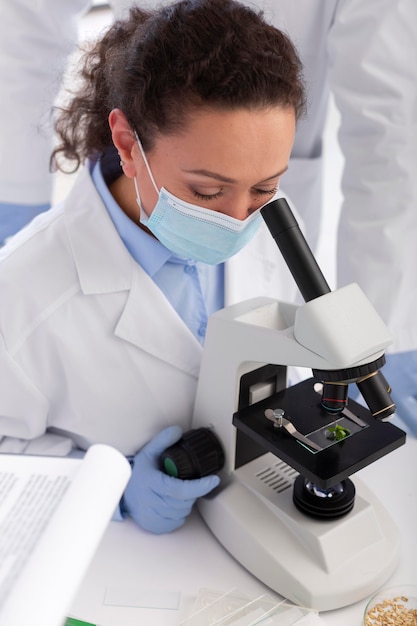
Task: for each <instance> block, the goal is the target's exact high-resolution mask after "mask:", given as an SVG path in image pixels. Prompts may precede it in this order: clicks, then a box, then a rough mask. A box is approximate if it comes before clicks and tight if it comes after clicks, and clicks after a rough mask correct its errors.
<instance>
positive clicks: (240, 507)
mask: <svg viewBox="0 0 417 626" xmlns="http://www.w3.org/2000/svg"><path fill="white" fill-rule="evenodd" d="M297 475H298V473H297V472H296V471H295V470H293V469H292V468H291V467H290V466H288V465H287V464H286V463H284V462H282V461H281V460H280V459H277V457H275V456H274V455H272V454H270V453H267V454H265V455H263V456H262V457H259V458H258V459H255V460H254V461H252V462H250V463H248V464H247V465H245V466H243V467H241V468H239V469H238V470H236V471H235V472H234V473H232V475H231V477H230V482H228V483H227V484H226V486H225V487H224V488H223V489H221V490H219V491H218V492H217V494H216V495H214V496H212V497H210V496H208V497H206V498H201V499H200V501H199V504H198V508H199V511H200V513H201V515H202V517H203V519H204V520H205V522H206V523H207V525H208V527H209V528H210V529H211V531H212V532H213V534H214V535H215V536H216V538H217V539H218V540H219V541H220V543H221V544H223V546H224V547H225V548H226V550H228V552H230V553H231V554H232V555H233V556H234V557H235V558H236V559H237V560H238V561H239V562H240V563H241V564H242V565H243V566H244V567H245V568H246V569H248V570H249V571H250V572H251V573H252V574H253V575H254V576H256V577H257V578H258V579H259V580H261V581H262V582H263V583H264V584H265V585H267V586H268V587H270V588H271V589H272V590H273V591H275V592H277V593H278V594H280V595H282V596H284V597H285V598H288V599H289V600H291V601H292V602H294V603H296V604H298V605H302V606H306V607H311V608H315V609H316V610H318V611H328V610H332V609H337V608H341V607H343V606H347V605H349V604H353V603H354V602H357V601H359V600H362V599H364V598H366V597H368V596H369V595H371V594H372V593H373V592H374V591H376V590H377V589H378V588H379V587H380V586H381V585H383V584H384V583H385V581H386V580H387V579H388V578H389V576H390V575H391V574H392V573H393V571H394V569H395V568H396V565H397V563H398V559H399V536H398V532H397V529H396V527H395V525H394V523H393V522H392V520H391V518H390V516H389V515H388V513H387V512H386V511H385V509H384V508H383V507H382V505H381V503H380V502H379V501H378V500H377V499H376V498H375V497H374V496H373V494H372V493H371V492H370V491H369V490H368V489H367V488H366V486H365V485H363V484H362V483H361V482H360V481H359V480H357V479H355V481H354V482H355V487H356V499H355V506H354V508H353V510H352V511H351V512H350V513H348V514H347V515H345V516H344V517H343V518H340V519H338V520H334V521H327V520H326V521H322V520H316V519H313V518H310V517H307V516H306V515H304V514H303V513H301V512H300V511H298V510H297V508H296V507H295V506H294V504H293V501H292V487H293V483H294V480H295V478H296V477H297Z"/></svg>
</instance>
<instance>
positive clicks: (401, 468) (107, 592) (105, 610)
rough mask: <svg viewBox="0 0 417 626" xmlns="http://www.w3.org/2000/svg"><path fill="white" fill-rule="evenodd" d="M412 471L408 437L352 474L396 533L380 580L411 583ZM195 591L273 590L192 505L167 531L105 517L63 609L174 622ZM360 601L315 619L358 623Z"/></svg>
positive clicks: (161, 624)
mask: <svg viewBox="0 0 417 626" xmlns="http://www.w3.org/2000/svg"><path fill="white" fill-rule="evenodd" d="M416 470H417V439H415V438H412V437H408V439H407V441H406V444H405V445H404V446H402V447H401V448H399V449H397V450H395V451H394V452H391V453H390V454H388V455H387V456H385V457H384V458H382V459H380V460H379V461H376V462H375V463H373V464H372V465H370V466H368V467H367V468H365V469H363V470H361V471H360V472H358V473H357V476H358V477H360V479H361V481H362V482H363V483H365V484H366V485H367V486H368V487H369V488H370V489H371V490H372V491H373V492H374V494H375V495H376V496H377V497H378V498H379V500H380V501H381V502H382V503H383V504H384V506H385V508H386V509H387V510H388V511H389V512H390V514H391V516H392V518H393V520H394V522H395V523H396V525H397V527H398V529H399V532H400V536H401V543H402V547H401V554H400V562H399V565H398V567H397V569H396V571H395V573H394V574H393V575H392V576H391V578H390V579H389V580H388V581H387V582H386V584H385V585H384V586H392V585H397V584H402V585H406V584H413V585H417V559H416V554H417V540H416V537H417V533H416V522H417V471H416ZM352 480H353V481H355V476H353V477H352ZM201 589H210V590H214V591H217V592H219V593H224V592H227V591H230V590H232V589H235V590H238V591H239V592H241V593H244V594H245V595H246V596H248V597H250V598H255V597H257V596H259V595H261V594H264V593H267V594H270V595H272V596H274V594H273V593H272V592H271V591H270V590H269V589H268V588H267V587H265V586H264V585H263V584H262V583H260V582H259V581H258V580H257V579H255V578H254V577H253V576H252V575H251V574H250V573H249V572H248V571H247V570H245V569H244V568H243V567H242V566H241V565H240V564H239V563H237V562H236V560H235V559H234V558H233V557H232V556H230V554H229V553H228V552H227V551H226V550H225V549H224V548H223V547H222V546H221V544H220V543H219V542H218V541H217V539H216V538H215V537H214V536H213V535H212V533H211V532H210V530H209V529H208V528H207V526H206V525H205V523H204V522H203V520H202V519H201V518H200V516H199V514H198V512H197V511H195V512H193V514H192V515H191V516H190V518H189V519H188V520H187V522H186V524H185V525H184V526H183V527H182V528H180V529H178V530H177V531H175V532H173V533H170V534H166V535H152V534H150V533H147V532H144V531H142V530H141V529H140V528H138V527H137V526H135V525H134V524H133V523H132V522H131V521H130V520H127V521H125V522H111V524H110V525H109V528H108V529H107V531H106V534H105V536H104V538H103V540H102V542H101V544H100V547H99V549H98V551H97V553H96V555H95V558H94V560H93V562H92V564H91V566H90V568H89V570H88V572H87V575H86V577H85V579H84V581H83V583H82V585H81V587H80V589H79V592H78V595H77V597H76V598H75V601H74V602H73V605H72V608H71V611H70V614H71V615H72V616H73V617H77V618H79V619H83V620H85V621H87V622H88V621H89V622H92V623H93V624H97V625H99V626H139V625H144V626H179V625H180V624H181V622H182V621H183V620H184V619H185V618H186V617H187V616H188V615H189V614H190V613H191V611H192V607H193V603H194V601H195V598H196V596H197V595H198V594H199V592H200V593H201ZM366 603H367V599H364V600H363V601H360V602H357V603H356V604H354V605H351V606H348V607H345V608H342V609H338V610H335V611H326V612H322V613H320V617H321V619H322V621H323V624H324V625H325V626H361V624H362V619H363V612H364V609H365V606H366ZM164 607H165V608H164Z"/></svg>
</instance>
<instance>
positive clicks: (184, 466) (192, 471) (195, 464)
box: [161, 428, 224, 479]
mask: <svg viewBox="0 0 417 626" xmlns="http://www.w3.org/2000/svg"><path fill="white" fill-rule="evenodd" d="M223 465H224V452H223V448H222V446H221V444H220V441H219V440H218V438H217V437H216V435H215V434H214V432H213V431H212V429H210V428H195V429H192V430H188V431H187V432H185V433H184V434H183V436H182V437H181V439H180V440H179V441H177V443H174V444H173V445H172V446H170V447H169V448H167V449H166V450H165V451H164V452H163V453H162V455H161V466H162V469H163V471H164V472H165V473H166V474H169V475H170V476H174V477H175V478H182V479H191V478H201V477H202V476H208V475H209V474H213V473H215V472H218V471H219V470H221V469H222V467H223Z"/></svg>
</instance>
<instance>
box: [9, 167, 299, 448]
mask: <svg viewBox="0 0 417 626" xmlns="http://www.w3.org/2000/svg"><path fill="white" fill-rule="evenodd" d="M0 259H1V260H0V293H1V297H2V301H3V302H4V303H5V306H2V307H0V434H1V435H3V436H4V439H3V441H2V442H1V443H0V451H7V450H14V451H19V452H20V451H24V450H25V451H26V452H32V453H34V452H38V453H39V452H41V453H55V454H65V453H67V452H68V451H69V450H70V447H71V441H70V440H72V441H73V442H74V444H75V445H77V446H80V447H81V448H87V447H88V446H89V445H91V444H93V443H96V442H102V443H107V444H109V445H112V446H114V447H116V448H117V449H119V450H120V451H121V452H122V453H124V454H133V453H135V452H137V450H138V449H139V448H141V447H142V446H143V444H144V443H145V442H147V441H148V440H149V439H151V438H152V437H153V436H154V435H155V434H156V433H157V432H159V431H160V430H161V429H162V428H163V427H165V426H168V425H170V424H180V425H182V426H183V427H184V428H187V427H189V426H190V419H191V415H192V407H193V402H194V395H195V389H196V383H197V377H198V373H199V366H200V359H201V353H202V348H201V345H200V344H199V342H198V341H197V340H196V339H195V337H194V336H193V335H192V333H191V332H190V330H189V329H188V328H187V327H186V326H185V324H184V323H183V321H182V320H181V318H180V317H179V316H178V315H177V313H176V312H175V310H174V309H173V308H172V306H171V305H170V303H169V302H168V301H167V299H166V298H165V296H164V295H163V294H162V292H161V291H160V290H159V288H158V287H157V286H156V285H155V284H154V283H153V281H152V280H151V279H150V278H149V276H148V275H147V274H146V273H145V272H144V271H143V270H142V268H141V267H140V266H139V265H138V264H137V263H136V262H135V261H134V260H133V258H132V257H131V256H130V254H129V253H128V251H127V249H126V248H125V246H124V244H123V242H122V240H121V239H120V237H119V235H118V233H117V231H116V229H115V227H114V225H113V223H112V221H111V219H110V217H109V215H108V213H107V211H106V209H105V207H104V205H103V203H102V201H101V198H100V196H99V195H98V193H97V191H96V189H95V187H94V184H93V182H92V180H91V178H90V173H89V169H88V168H85V169H84V170H83V171H82V172H81V173H80V175H79V176H78V178H77V181H76V183H75V185H74V187H73V189H72V191H71V193H70V195H69V197H68V198H67V200H66V201H65V202H64V203H63V204H62V205H61V206H59V207H57V208H55V209H52V210H51V211H50V212H48V213H45V214H42V215H40V216H39V217H38V218H37V219H36V220H35V221H34V222H32V224H30V225H29V226H28V227H26V229H24V230H23V231H21V232H20V233H19V234H18V235H17V236H16V237H15V238H14V239H13V241H11V242H10V243H9V245H8V246H6V247H5V248H4V249H3V250H2V251H0ZM225 272H226V273H225V283H226V294H225V298H226V303H227V304H229V303H231V302H234V301H237V300H242V299H247V298H248V297H251V296H256V295H270V296H273V295H274V294H275V295H276V297H280V298H282V296H283V294H286V295H287V296H290V295H291V294H294V292H295V285H294V281H293V280H292V278H291V277H290V274H289V272H288V270H286V268H285V267H284V263H283V261H282V258H281V255H280V254H279V251H278V249H277V247H276V245H275V242H274V241H273V239H272V237H271V236H270V234H269V233H268V232H267V229H266V227H265V226H264V225H262V228H261V230H260V231H259V233H258V234H257V235H256V237H255V239H254V240H253V241H252V242H251V244H249V246H248V247H247V248H246V249H245V250H243V251H241V252H240V253H239V254H238V255H236V256H235V257H233V259H231V260H230V262H229V263H228V264H227V266H226V270H225ZM213 393H215V390H213ZM47 429H49V430H50V429H52V430H53V431H54V436H51V435H48V436H44V434H45V431H46V430H47ZM56 433H59V437H57V436H56ZM27 439H29V440H32V439H34V441H33V442H32V443H31V444H30V445H29V446H27V445H26V441H25V440H27Z"/></svg>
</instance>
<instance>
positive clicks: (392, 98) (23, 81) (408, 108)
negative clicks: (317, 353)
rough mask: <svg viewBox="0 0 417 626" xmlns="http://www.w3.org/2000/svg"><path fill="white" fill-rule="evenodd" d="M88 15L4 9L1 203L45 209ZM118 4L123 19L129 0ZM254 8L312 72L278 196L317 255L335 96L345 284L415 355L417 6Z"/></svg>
mask: <svg viewBox="0 0 417 626" xmlns="http://www.w3.org/2000/svg"><path fill="white" fill-rule="evenodd" d="M90 4H91V2H90V0H13V2H2V3H1V9H0V46H1V52H2V53H1V54H0V84H1V89H2V98H0V202H1V201H10V202H30V203H41V202H46V201H47V200H48V197H49V195H50V184H51V181H49V182H48V180H47V174H46V172H47V165H48V160H49V154H50V143H49V140H47V133H46V129H45V126H44V122H45V121H46V120H47V119H48V116H49V109H50V104H51V102H52V98H53V96H54V95H55V93H56V91H57V89H58V87H59V85H60V81H59V78H58V76H59V72H62V68H63V66H64V62H65V60H66V58H67V55H68V52H69V51H70V50H71V49H72V48H73V46H74V45H75V41H76V36H77V35H76V33H77V18H78V17H79V15H81V13H82V12H83V11H85V10H86V9H87V8H88V7H89V6H90ZM111 4H112V5H114V7H115V8H122V7H123V6H124V7H125V6H126V5H127V4H129V0H113V2H111ZM157 4H159V0H146V2H145V5H149V6H154V5H157ZM248 4H250V5H252V6H253V5H255V6H259V7H261V8H264V9H265V13H266V17H267V18H270V19H271V21H273V22H274V23H275V24H276V25H277V26H278V27H281V28H283V29H284V30H285V31H287V32H288V34H289V35H290V37H291V38H292V39H293V40H294V42H295V43H296V45H297V47H298V49H299V52H300V56H301V59H302V61H303V64H304V68H305V71H304V74H305V80H306V86H307V90H308V117H307V119H306V120H303V121H302V122H301V123H300V125H299V128H298V130H297V135H296V140H295V145H294V150H293V154H292V158H291V164H290V168H289V171H288V173H287V174H286V175H285V176H284V178H283V181H282V187H283V188H284V189H285V191H286V192H287V194H288V195H289V197H290V198H291V199H292V200H293V203H294V204H295V206H296V207H297V209H298V211H299V213H300V214H301V215H302V217H303V219H304V222H305V225H306V233H307V236H308V240H309V242H310V245H312V247H313V248H314V247H315V244H316V242H317V238H318V235H319V233H320V227H321V225H320V212H321V207H322V198H321V186H322V156H323V155H322V150H323V145H322V144H323V129H324V124H325V119H326V112H327V106H328V96H329V91H330V90H331V91H332V92H333V93H334V95H335V100H336V104H337V107H338V108H339V110H340V113H341V119H342V124H341V130H340V134H339V141H340V146H341V149H342V152H343V154H344V157H345V159H346V163H347V166H346V167H345V169H344V173H343V181H342V185H343V193H344V195H345V201H344V204H343V207H342V212H341V220H340V229H339V235H338V245H337V251H338V285H339V286H342V285H344V284H347V283H350V282H357V283H359V284H360V285H361V287H362V288H363V290H364V291H365V293H366V294H367V295H368V297H369V298H370V300H371V301H372V303H373V304H374V306H375V308H376V309H377V311H378V312H379V313H380V315H381V316H382V317H383V319H384V320H385V322H386V323H387V325H388V326H389V328H390V330H391V332H392V333H393V335H394V338H395V342H394V344H393V349H395V350H411V349H417V315H416V314H415V311H416V310H417V289H416V285H415V268H416V267H417V245H416V241H417V211H416V210H415V203H416V200H417V176H416V170H417V64H416V63H415V58H417V2H416V0H248ZM35 31H36V33H37V36H36V37H33V36H32V34H33V32H35ZM35 136H36V137H37V141H36V142H35V141H34V138H35ZM42 137H45V140H44V141H41V138H42ZM23 165H24V166H25V167H24V176H25V179H24V181H22V167H23Z"/></svg>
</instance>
